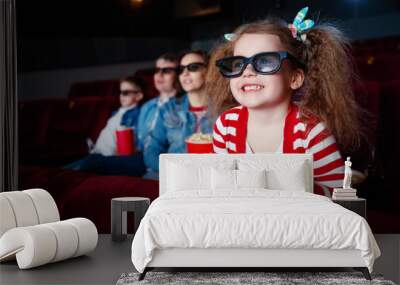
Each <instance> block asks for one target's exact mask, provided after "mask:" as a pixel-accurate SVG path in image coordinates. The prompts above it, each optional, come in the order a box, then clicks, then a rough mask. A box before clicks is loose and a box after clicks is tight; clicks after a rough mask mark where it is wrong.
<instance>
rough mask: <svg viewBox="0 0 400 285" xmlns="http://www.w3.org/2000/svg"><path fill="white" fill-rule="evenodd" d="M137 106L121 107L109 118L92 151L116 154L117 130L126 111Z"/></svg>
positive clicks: (105, 154) (108, 154)
mask: <svg viewBox="0 0 400 285" xmlns="http://www.w3.org/2000/svg"><path fill="white" fill-rule="evenodd" d="M135 107H136V105H133V106H129V107H120V108H119V109H118V111H117V113H115V114H114V116H112V117H111V118H110V119H108V121H107V124H106V126H105V128H104V129H103V130H102V131H101V133H100V135H99V137H98V139H97V141H96V144H95V146H94V148H93V149H92V150H91V152H90V153H98V154H102V155H104V156H112V155H116V153H117V143H116V134H115V131H116V130H117V129H118V127H120V126H121V120H122V116H123V115H124V114H125V112H126V111H128V110H130V109H132V108H135Z"/></svg>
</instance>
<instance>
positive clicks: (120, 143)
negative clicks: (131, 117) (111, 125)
mask: <svg viewBox="0 0 400 285" xmlns="http://www.w3.org/2000/svg"><path fill="white" fill-rule="evenodd" d="M115 135H116V140H117V154H118V155H132V154H133V153H134V152H135V136H134V130H133V129H132V128H129V127H124V126H120V127H119V128H118V129H117V130H116V131H115Z"/></svg>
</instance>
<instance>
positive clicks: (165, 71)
mask: <svg viewBox="0 0 400 285" xmlns="http://www.w3.org/2000/svg"><path fill="white" fill-rule="evenodd" d="M176 70H177V69H176V67H156V68H155V69H154V73H159V72H161V73H162V74H171V73H173V72H176Z"/></svg>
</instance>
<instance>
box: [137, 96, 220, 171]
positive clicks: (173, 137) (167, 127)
mask: <svg viewBox="0 0 400 285" xmlns="http://www.w3.org/2000/svg"><path fill="white" fill-rule="evenodd" d="M212 127H213V122H212V120H211V116H210V114H207V115H205V116H204V117H202V118H201V120H200V130H201V132H202V133H204V134H211V133H212ZM195 129H196V116H195V115H194V114H193V113H192V112H190V111H189V99H188V97H187V95H186V94H185V95H183V96H180V97H175V98H171V99H170V100H169V101H168V102H167V103H165V104H164V105H163V106H162V108H161V109H160V115H159V117H158V119H157V121H156V125H155V127H154V129H153V130H152V131H151V133H150V135H149V136H148V137H147V138H146V139H145V144H144V151H143V154H144V162H145V164H146V166H147V168H148V169H149V170H152V171H157V172H158V158H159V155H160V154H161V153H185V152H186V143H185V140H186V139H187V138H188V137H189V136H191V135H192V134H193V133H194V132H195Z"/></svg>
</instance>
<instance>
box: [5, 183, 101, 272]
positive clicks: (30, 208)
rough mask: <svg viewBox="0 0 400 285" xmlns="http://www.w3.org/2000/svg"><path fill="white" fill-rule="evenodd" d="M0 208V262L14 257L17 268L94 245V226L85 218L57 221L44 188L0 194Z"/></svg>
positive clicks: (68, 255) (64, 256)
mask: <svg viewBox="0 0 400 285" xmlns="http://www.w3.org/2000/svg"><path fill="white" fill-rule="evenodd" d="M0 210H1V215H0V216H1V223H0V261H9V260H13V259H16V260H17V263H18V266H19V268H20V269H28V268H33V267H37V266H40V265H44V264H47V263H52V262H57V261H61V260H64V259H68V258H71V257H77V256H80V255H84V254H87V253H89V252H91V251H93V250H94V249H95V248H96V245H97V240H98V234H97V229H96V226H95V225H94V224H93V223H92V222H91V221H90V220H88V219H85V218H74V219H69V220H64V221H60V215H59V213H58V209H57V205H56V203H55V202H54V200H53V197H51V195H50V194H49V193H48V192H47V191H45V190H43V189H30V190H25V191H12V192H3V193H0Z"/></svg>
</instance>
